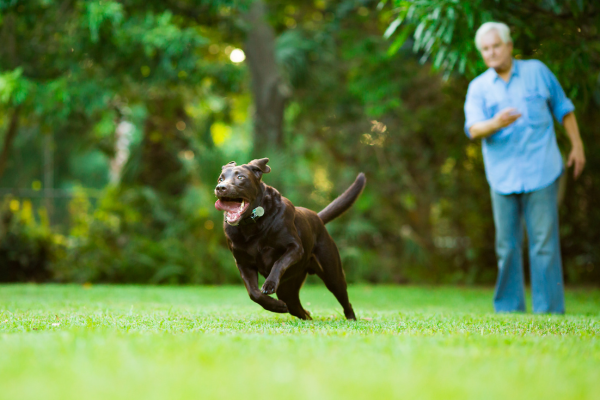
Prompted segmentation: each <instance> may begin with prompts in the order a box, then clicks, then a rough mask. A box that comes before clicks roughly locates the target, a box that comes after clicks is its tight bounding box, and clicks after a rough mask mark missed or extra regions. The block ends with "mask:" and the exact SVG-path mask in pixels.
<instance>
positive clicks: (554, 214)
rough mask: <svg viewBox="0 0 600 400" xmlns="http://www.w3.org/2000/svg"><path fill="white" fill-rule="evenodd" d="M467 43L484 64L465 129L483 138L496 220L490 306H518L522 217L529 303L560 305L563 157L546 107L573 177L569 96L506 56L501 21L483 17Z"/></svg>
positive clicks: (531, 65) (521, 307) (521, 301)
mask: <svg viewBox="0 0 600 400" xmlns="http://www.w3.org/2000/svg"><path fill="white" fill-rule="evenodd" d="M475 44H476V46H477V48H478V49H479V51H480V53H481V56H482V57H483V61H484V62H485V64H486V65H487V66H488V67H489V69H488V70H487V71H486V72H484V73H483V74H481V75H479V76H478V77H477V78H475V79H474V80H473V81H472V82H471V84H470V85H469V90H468V92H467V99H466V102H465V117H466V121H465V132H466V134H467V135H468V136H469V137H470V138H471V139H478V138H481V139H483V140H482V142H483V145H482V147H483V160H484V163H485V172H486V177H487V180H488V182H489V184H490V187H491V197H492V209H493V214H494V223H495V225H496V254H497V257H498V279H497V282H496V292H495V295H494V308H495V310H496V312H514V311H525V290H524V277H523V257H522V243H523V225H522V220H523V219H524V220H525V225H526V228H527V237H528V241H529V261H530V265H531V290H532V297H533V311H534V312H537V313H564V311H565V305H564V289H563V275H562V265H561V256H560V242H559V233H558V204H557V188H558V178H559V177H560V175H561V174H562V173H563V162H562V158H561V155H560V152H559V150H558V146H557V144H556V136H555V133H554V125H553V121H552V115H554V118H556V119H557V121H558V122H560V123H562V124H563V125H564V127H565V130H566V131H567V134H568V136H569V139H570V141H571V145H572V149H571V152H570V154H569V158H568V163H567V165H568V166H569V167H571V166H573V167H574V176H575V178H577V177H578V176H579V175H580V174H581V172H582V170H583V168H584V166H585V155H584V152H583V143H582V141H581V137H580V135H579V128H578V127H577V121H576V119H575V114H574V113H573V110H574V107H573V103H572V102H571V101H570V100H569V99H568V98H567V97H566V96H565V93H564V91H563V89H562V88H561V86H560V84H559V83H558V80H557V79H556V77H555V76H554V75H553V74H552V72H550V70H549V69H548V67H546V66H545V65H544V64H543V63H542V62H540V61H537V60H527V61H525V60H514V59H513V58H512V51H513V44H512V39H511V37H510V30H509V28H508V26H506V25H505V24H503V23H497V22H487V23H485V24H483V25H482V26H481V27H480V28H479V29H478V30H477V33H476V35H475Z"/></svg>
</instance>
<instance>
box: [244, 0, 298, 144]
mask: <svg viewBox="0 0 600 400" xmlns="http://www.w3.org/2000/svg"><path fill="white" fill-rule="evenodd" d="M245 19H246V22H247V23H248V25H249V29H248V32H247V36H246V44H245V53H246V59H247V62H248V68H249V69H250V75H251V78H252V94H253V96H254V107H255V114H254V152H255V153H258V152H260V151H261V149H264V148H265V147H267V148H268V147H282V145H283V112H284V109H285V102H286V99H287V98H288V97H289V89H288V88H287V86H286V85H285V83H284V82H283V79H282V78H281V74H280V73H279V68H278V66H277V63H276V61H275V33H274V32H273V28H272V27H271V26H270V25H269V23H268V22H267V20H266V9H265V4H264V3H263V1H262V0H256V1H254V2H253V3H252V5H251V6H250V9H249V11H248V13H247V14H246V18H245Z"/></svg>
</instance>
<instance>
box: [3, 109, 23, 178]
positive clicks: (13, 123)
mask: <svg viewBox="0 0 600 400" xmlns="http://www.w3.org/2000/svg"><path fill="white" fill-rule="evenodd" d="M20 112H21V105H20V104H19V105H18V106H17V107H16V108H15V110H14V111H13V114H12V117H11V118H10V123H9V125H8V130H7V131H6V135H5V137H4V146H3V147H2V153H0V178H2V176H3V175H4V170H5V169H6V164H7V161H8V155H9V153H10V149H11V147H12V142H13V141H14V139H15V137H16V136H17V131H18V130H19V129H18V128H19V113H20Z"/></svg>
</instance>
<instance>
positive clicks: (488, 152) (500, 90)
mask: <svg viewBox="0 0 600 400" xmlns="http://www.w3.org/2000/svg"><path fill="white" fill-rule="evenodd" d="M507 107H514V108H516V109H517V110H518V111H519V112H520V113H521V114H522V115H521V117H520V118H519V119H517V120H516V121H515V122H514V123H513V124H511V125H509V126H507V127H506V128H503V129H500V130H498V131H496V133H494V134H493V135H491V136H488V137H486V138H485V139H483V143H482V149H483V161H484V164H485V174H486V177H487V180H488V182H489V184H490V186H491V188H492V190H494V191H495V192H497V193H500V194H510V193H526V192H532V191H534V190H538V189H542V188H544V187H546V186H548V185H550V184H551V183H552V182H554V181H555V180H556V178H558V177H559V176H560V174H561V173H562V171H563V161H562V157H561V155H560V151H559V150H558V145H557V143H556V135H555V133H554V124H553V121H552V115H551V114H550V113H551V112H552V114H554V118H556V119H557V120H558V121H559V122H560V123H562V121H563V118H564V116H565V115H567V114H568V113H570V112H572V111H573V110H574V109H575V107H574V106H573V103H572V102H571V100H569V99H568V98H567V96H566V95H565V92H564V91H563V89H562V87H561V86H560V84H559V83H558V80H557V79H556V77H555V76H554V74H553V73H552V72H551V71H550V70H549V69H548V67H546V65H544V63H542V62H541V61H538V60H527V61H525V60H513V66H512V71H511V75H510V78H509V80H508V82H505V81H504V80H503V79H502V78H500V76H499V75H498V74H497V73H496V71H495V70H494V69H493V68H490V69H488V70H487V71H486V72H484V73H483V74H481V75H479V76H478V77H477V78H475V79H474V80H473V81H472V82H471V83H470V84H469V90H468V92H467V100H466V101H465V120H466V121H465V132H466V134H467V136H469V137H470V135H469V128H470V127H471V126H472V125H473V124H475V123H476V122H481V121H485V120H488V119H490V118H492V117H493V116H494V115H496V114H497V113H498V112H499V111H501V110H503V109H504V108H507Z"/></svg>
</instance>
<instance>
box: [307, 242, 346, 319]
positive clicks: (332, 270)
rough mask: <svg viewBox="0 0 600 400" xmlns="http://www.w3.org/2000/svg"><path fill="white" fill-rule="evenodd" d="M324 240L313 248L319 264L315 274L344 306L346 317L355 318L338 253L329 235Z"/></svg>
mask: <svg viewBox="0 0 600 400" xmlns="http://www.w3.org/2000/svg"><path fill="white" fill-rule="evenodd" d="M324 241H325V243H320V244H319V246H318V247H317V248H316V249H315V257H316V259H317V261H318V262H319V264H320V266H321V268H319V270H317V275H318V276H319V278H321V279H322V280H323V282H324V283H325V286H327V289H329V291H330V292H331V293H333V295H334V296H335V298H336V299H337V300H338V301H339V302H340V304H341V305H342V307H343V308H344V315H345V316H346V318H347V319H352V320H355V319H356V316H355V315H354V310H353V309H352V304H350V300H349V299H348V285H347V284H346V275H345V274H344V270H343V269H342V261H341V260H340V253H339V252H338V249H337V246H336V245H335V243H334V242H333V239H332V238H331V237H327V238H324Z"/></svg>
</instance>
